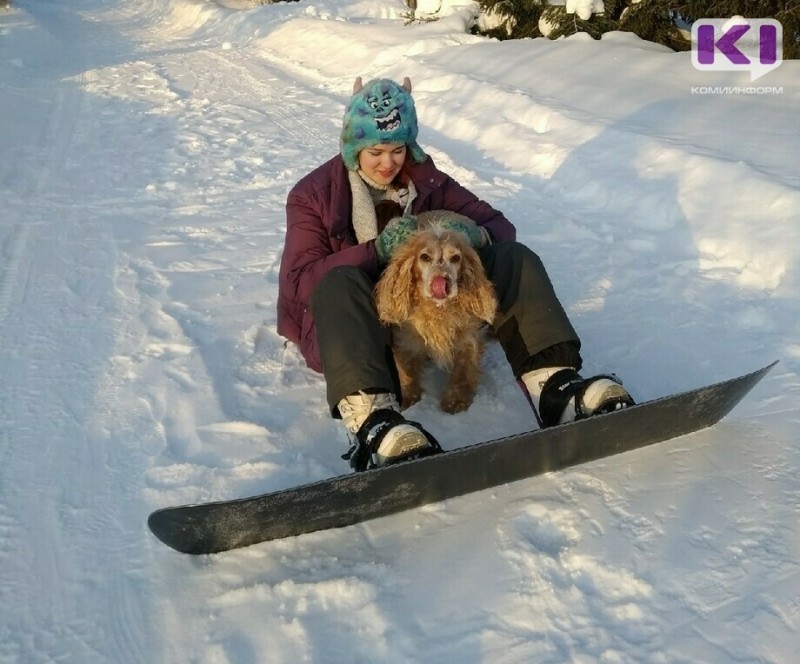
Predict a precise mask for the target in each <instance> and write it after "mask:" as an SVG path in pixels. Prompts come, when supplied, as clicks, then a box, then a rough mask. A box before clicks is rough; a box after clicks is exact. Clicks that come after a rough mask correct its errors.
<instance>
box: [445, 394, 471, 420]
mask: <svg viewBox="0 0 800 664" xmlns="http://www.w3.org/2000/svg"><path fill="white" fill-rule="evenodd" d="M471 405H472V397H469V396H465V395H463V394H450V393H449V392H447V393H445V394H444V395H442V400H441V402H440V406H441V408H442V410H443V411H444V412H445V413H450V414H451V415H453V414H455V413H461V412H463V411H465V410H467V408H469V407H470V406H471Z"/></svg>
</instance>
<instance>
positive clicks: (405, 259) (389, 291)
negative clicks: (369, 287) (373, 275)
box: [375, 238, 419, 325]
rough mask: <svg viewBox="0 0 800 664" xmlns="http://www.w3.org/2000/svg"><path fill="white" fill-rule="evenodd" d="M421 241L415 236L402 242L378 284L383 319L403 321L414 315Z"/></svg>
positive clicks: (376, 289)
mask: <svg viewBox="0 0 800 664" xmlns="http://www.w3.org/2000/svg"><path fill="white" fill-rule="evenodd" d="M418 244H419V243H418V242H416V241H414V238H411V239H410V240H409V241H408V242H406V243H405V244H402V245H400V247H399V248H398V249H397V251H396V252H395V254H394V256H392V259H391V260H390V261H389V265H387V266H386V269H385V270H384V271H383V274H382V275H381V278H380V279H379V280H378V283H377V285H376V286H375V306H376V307H377V309H378V315H379V316H380V319H381V322H382V323H388V324H394V325H399V324H400V323H402V322H404V321H406V320H408V317H409V316H410V315H411V305H412V304H413V302H414V293H415V290H416V285H415V283H414V263H415V262H416V258H417V245H418Z"/></svg>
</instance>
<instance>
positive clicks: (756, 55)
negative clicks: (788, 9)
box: [692, 16, 783, 81]
mask: <svg viewBox="0 0 800 664" xmlns="http://www.w3.org/2000/svg"><path fill="white" fill-rule="evenodd" d="M782 61H783V26H782V25H781V24H780V23H779V22H778V21H776V20H774V19H771V18H742V17H741V16H736V17H734V18H731V19H714V18H702V19H698V20H696V21H695V22H694V23H693V24H692V65H694V68H695V69H699V70H700V71H749V72H750V80H751V81H755V80H756V79H757V78H761V77H762V76H763V75H764V74H766V73H768V72H770V71H772V70H773V69H776V68H777V67H779V66H780V64H781V62H782Z"/></svg>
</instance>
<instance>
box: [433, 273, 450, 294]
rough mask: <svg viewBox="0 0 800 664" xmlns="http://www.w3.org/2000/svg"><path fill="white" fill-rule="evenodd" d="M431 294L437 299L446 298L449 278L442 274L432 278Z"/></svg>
mask: <svg viewBox="0 0 800 664" xmlns="http://www.w3.org/2000/svg"><path fill="white" fill-rule="evenodd" d="M431 295H433V297H435V298H436V299H437V300H444V299H445V298H446V297H447V279H445V278H444V277H443V276H441V275H438V276H436V277H434V278H433V279H431Z"/></svg>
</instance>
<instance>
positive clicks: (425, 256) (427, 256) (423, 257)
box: [419, 252, 431, 263]
mask: <svg viewBox="0 0 800 664" xmlns="http://www.w3.org/2000/svg"><path fill="white" fill-rule="evenodd" d="M419 259H420V260H421V261H422V262H423V263H430V262H431V257H430V254H426V253H425V252H423V253H421V254H420V255H419Z"/></svg>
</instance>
